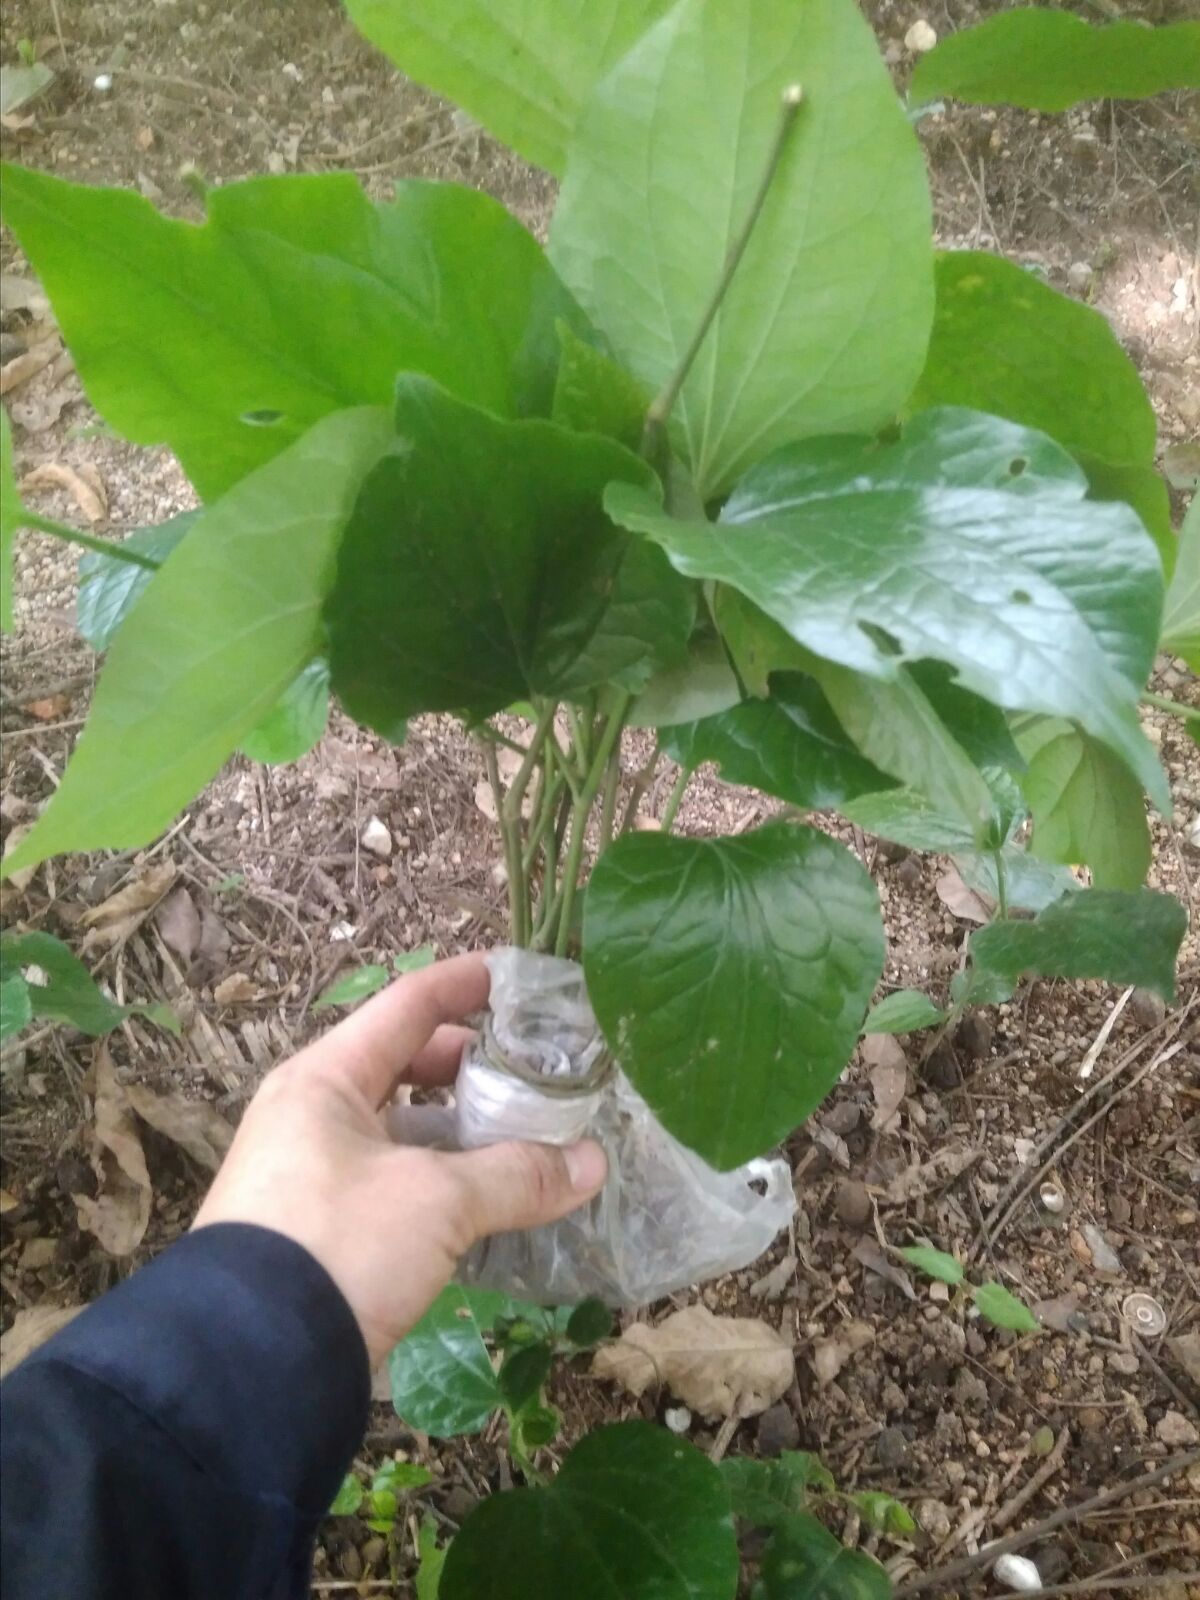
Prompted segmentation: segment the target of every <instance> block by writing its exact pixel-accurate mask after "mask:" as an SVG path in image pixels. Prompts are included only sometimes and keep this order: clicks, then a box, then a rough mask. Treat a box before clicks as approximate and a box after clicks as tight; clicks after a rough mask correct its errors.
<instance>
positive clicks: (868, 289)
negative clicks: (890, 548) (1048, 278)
mask: <svg viewBox="0 0 1200 1600" xmlns="http://www.w3.org/2000/svg"><path fill="white" fill-rule="evenodd" d="M797 83H798V84H801V85H802V86H803V89H804V103H803V104H802V105H801V107H800V109H799V112H798V113H797V115H796V118H795V125H794V127H793V129H792V132H791V136H790V138H789V140H788V143H787V147H786V149H785V151H784V153H783V156H782V159H781V160H780V162H779V165H778V167H777V169H776V172H775V176H774V179H773V181H772V183H771V186H770V191H769V193H768V196H767V199H766V203H765V205H764V206H763V209H762V212H761V215H760V216H759V218H758V221H757V223H756V225H755V227H754V230H753V233H752V235H751V238H750V242H749V245H748V247H747V249H746V252H745V255H744V257H743V259H742V261H741V264H740V266H739V267H738V269H737V272H736V273H735V275H734V278H733V282H732V286H731V288H730V290H729V292H728V294H727V295H726V296H725V299H724V301H723V303H722V305H721V306H720V308H719V310H718V311H717V313H716V317H715V320H714V321H713V324H712V326H711V328H710V329H709V332H708V334H707V337H706V338H705V340H704V342H703V344H702V346H701V349H700V352H699V355H698V357H697V359H696V361H695V363H694V364H693V366H692V368H691V372H690V375H689V376H688V378H687V380H686V382H685V383H684V386H683V389H682V392H681V394H680V396H679V400H678V403H677V405H676V407H675V411H674V414H673V427H674V438H675V441H676V444H677V446H678V448H679V450H680V453H681V454H682V456H683V458H684V460H685V461H686V463H687V464H688V466H689V467H690V469H691V472H692V476H693V477H694V479H695V482H696V486H697V488H698V489H699V491H700V494H701V497H702V498H704V499H707V498H709V497H711V496H713V495H715V494H717V493H718V492H720V491H721V490H722V489H724V488H726V487H728V485H729V484H730V483H732V482H733V481H734V480H735V479H736V478H737V476H738V474H739V473H740V472H743V471H744V470H745V468H746V467H747V466H748V465H749V464H750V463H751V462H752V461H755V460H757V459H758V458H759V457H761V456H762V455H764V454H765V453H766V452H767V451H768V450H771V449H772V448H774V447H775V446H776V445H779V444H782V443H784V442H785V441H786V440H789V439H794V438H796V437H798V436H803V435H806V434H813V433H844V432H852V431H854V430H855V429H861V430H864V431H868V430H871V429H873V428H875V427H876V426H878V425H880V424H882V423H884V422H885V421H887V420H889V419H890V418H891V417H892V416H893V415H894V413H895V412H896V410H897V409H898V407H899V406H900V404H901V403H902V402H903V400H904V398H905V396H906V395H907V394H908V392H909V391H910V389H911V388H912V384H913V381H914V380H915V378H916V377H917V374H918V373H919V371H920V368H921V362H922V359H923V357H924V351H925V343H926V339H927V337H928V332H929V324H930V317H931V315H932V291H931V259H930V221H929V216H930V213H929V197H928V190H927V186H926V180H925V173H924V169H923V162H922V159H921V154H920V150H919V148H918V145H917V140H916V136H915V134H914V133H913V130H912V128H911V127H910V126H909V124H908V121H907V118H906V117H905V116H904V114H903V112H902V110H901V109H900V106H899V104H898V103H897V100H896V96H895V91H894V90H893V88H892V84H891V80H890V78H889V76H888V73H887V70H886V69H885V67H884V66H883V63H882V61H881V60H880V58H879V54H878V51H877V49H876V46H875V39H874V36H873V35H872V33H871V30H870V28H869V27H868V26H867V24H866V22H865V21H864V20H863V18H862V17H861V16H860V15H859V12H858V9H857V7H856V6H854V5H853V4H851V3H850V0H810V3H808V4H806V5H805V6H804V7H802V8H797V7H795V6H786V5H779V4H777V3H776V0H744V3H742V4H738V5H735V6H730V5H722V4H719V3H717V0H680V3H679V4H677V5H676V6H675V7H674V9H673V10H671V11H670V13H669V14H668V15H667V16H665V17H664V18H663V19H662V21H660V22H659V23H658V24H657V25H656V26H655V27H654V28H653V29H651V30H650V32H648V33H646V34H645V35H644V36H643V38H642V39H641V40H640V41H639V42H638V43H637V44H636V45H634V47H633V48H632V49H631V50H630V51H629V52H628V54H626V55H625V56H624V57H623V59H622V60H621V61H620V62H619V63H618V64H617V65H616V66H615V67H614V69H613V70H612V72H610V73H609V74H608V76H607V77H605V78H604V79H602V80H601V81H600V82H599V83H598V84H597V87H596V90H595V93H594V95H593V96H592V98H591V100H590V101H589V103H588V104H587V106H586V107H585V108H584V111H583V113H582V115H581V117H580V119H579V126H578V129H577V131H576V135H575V140H574V143H573V144H572V147H571V151H570V158H569V160H568V163H567V170H566V177H565V179H564V182H563V186H562V191H561V194H560V197H559V202H558V208H557V210H556V212H555V216H554V221H553V223H552V225H551V230H550V255H551V259H552V260H553V261H554V263H555V265H556V266H557V267H558V269H559V271H560V272H561V273H562V275H563V278H564V280H565V281H566V283H567V284H568V286H570V287H571V288H572V289H573V290H574V292H575V294H576V295H577V296H578V298H579V300H580V302H581V304H582V305H583V306H584V308H585V310H586V311H587V312H588V315H589V316H591V317H592V319H593V320H594V321H595V323H596V325H597V326H598V327H599V328H600V330H601V331H602V333H603V334H604V335H605V336H606V337H607V339H608V340H609V343H610V345H611V347H612V350H613V352H614V354H615V355H616V357H617V359H618V361H620V362H621V363H623V365H625V366H626V367H628V368H629V370H630V371H631V372H632V373H633V375H634V376H635V378H637V379H638V380H639V381H640V382H641V383H642V384H643V385H644V386H645V387H646V388H647V389H648V390H650V391H652V392H658V391H659V390H661V389H662V387H663V385H664V384H665V383H666V381H667V380H668V378H669V377H670V376H671V375H672V374H673V373H674V372H675V371H676V369H677V368H678V367H679V365H680V361H681V358H682V356H683V354H684V352H685V351H686V350H687V348H688V346H689V344H690V342H691V341H692V339H693V336H694V334H695V332H696V329H697V327H698V326H699V325H700V323H701V319H702V317H703V315H704V312H705V310H706V308H707V306H708V304H709V302H710V300H711V297H712V295H713V293H714V291H715V289H716V287H717V284H718V281H719V279H720V277H721V272H722V268H723V266H724V263H725V261H726V258H727V256H728V254H729V251H730V247H731V245H732V244H733V242H734V240H735V239H736V237H737V236H738V234H739V232H740V231H741V229H742V228H743V226H744V224H745V221H746V219H747V216H748V215H749V212H750V208H751V205H752V203H753V198H754V195H755V192H756V190H757V189H758V186H759V184H760V182H761V179H762V175H763V172H764V170H765V166H766V163H767V157H768V151H769V149H770V147H771V145H772V142H773V140H774V139H775V136H776V131H777V129H778V126H779V120H780V114H781V103H782V95H783V92H784V90H785V89H786V88H788V87H789V86H791V85H793V84H797Z"/></svg>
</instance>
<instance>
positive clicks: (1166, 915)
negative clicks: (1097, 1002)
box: [969, 889, 1187, 1004]
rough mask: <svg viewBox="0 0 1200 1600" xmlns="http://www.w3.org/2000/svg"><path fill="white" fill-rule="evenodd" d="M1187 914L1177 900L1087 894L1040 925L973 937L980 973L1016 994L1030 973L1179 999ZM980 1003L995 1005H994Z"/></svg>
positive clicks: (1143, 892) (1051, 911)
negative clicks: (1129, 986) (1177, 978)
mask: <svg viewBox="0 0 1200 1600" xmlns="http://www.w3.org/2000/svg"><path fill="white" fill-rule="evenodd" d="M1186 931H1187V914H1186V912H1185V911H1184V909H1183V907H1182V906H1181V905H1180V903H1179V901H1178V900H1176V899H1174V898H1173V896H1171V895H1169V894H1155V893H1154V892H1153V891H1152V890H1150V889H1137V890H1135V891H1134V892H1132V893H1126V892H1124V891H1122V890H1120V889H1082V890H1080V891H1079V893H1078V894H1069V895H1065V896H1064V897H1063V899H1061V900H1059V901H1056V903H1055V904H1054V905H1052V906H1047V908H1046V909H1045V911H1043V912H1041V913H1039V915H1038V916H1037V917H1036V918H1035V919H1034V920H1033V921H1032V922H1013V921H1007V922H993V923H991V924H989V926H988V927H986V928H980V929H979V930H978V932H976V933H973V934H972V935H971V942H970V947H969V948H970V953H971V960H972V963H973V965H974V966H975V967H978V968H980V969H982V972H983V973H984V974H985V975H986V977H987V978H988V979H994V980H997V983H996V984H994V985H993V986H992V987H993V989H995V988H996V987H999V986H1000V985H1002V984H1005V983H1006V984H1007V985H1008V993H1009V994H1011V993H1012V990H1013V989H1014V988H1015V987H1016V983H1017V980H1018V979H1019V978H1020V976H1021V974H1022V973H1025V972H1033V973H1036V974H1038V976H1040V977H1043V978H1103V979H1105V980H1106V981H1107V982H1109V983H1120V984H1130V983H1132V984H1136V985H1138V987H1140V988H1143V989H1153V990H1154V991H1155V993H1156V994H1160V995H1162V997H1163V999H1164V1000H1167V1001H1170V1000H1171V999H1173V998H1174V994H1175V958H1176V956H1177V954H1178V952H1179V946H1180V945H1181V944H1182V942H1183V936H1184V933H1185V932H1186ZM980 1003H985V1004H986V1003H987V1002H986V1001H984V1002H980Z"/></svg>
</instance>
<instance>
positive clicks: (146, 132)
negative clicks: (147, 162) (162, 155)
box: [133, 126, 154, 150]
mask: <svg viewBox="0 0 1200 1600" xmlns="http://www.w3.org/2000/svg"><path fill="white" fill-rule="evenodd" d="M133 142H134V144H136V145H137V147H138V149H139V150H153V149H154V129H153V128H150V127H144V126H143V127H141V128H139V129H138V131H137V132H136V133H135V134H134V136H133Z"/></svg>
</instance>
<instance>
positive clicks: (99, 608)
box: [75, 511, 201, 650]
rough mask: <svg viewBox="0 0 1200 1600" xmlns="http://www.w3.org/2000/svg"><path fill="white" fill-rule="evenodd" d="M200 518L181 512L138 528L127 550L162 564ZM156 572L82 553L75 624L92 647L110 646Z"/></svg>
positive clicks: (127, 539)
mask: <svg viewBox="0 0 1200 1600" xmlns="http://www.w3.org/2000/svg"><path fill="white" fill-rule="evenodd" d="M200 516H201V513H200V512H199V511H182V512H180V514H179V515H178V516H177V517H171V518H170V520H169V521H167V522H160V523H158V524H157V525H156V526H155V527H152V528H135V529H134V530H133V532H132V533H130V534H128V535H127V536H126V538H125V540H124V544H125V548H126V549H127V550H135V551H137V553H138V554H139V555H143V556H149V558H150V559H151V560H152V561H157V562H158V563H159V564H160V565H161V564H162V563H163V562H164V561H166V559H167V557H168V556H169V555H170V554H171V552H172V551H173V550H174V549H175V547H176V545H178V543H179V541H180V540H181V539H182V538H183V537H184V535H185V534H186V533H187V532H188V530H189V529H190V528H191V527H192V526H193V525H194V524H195V523H196V521H197V520H198V519H199V517H200ZM153 576H154V574H153V572H152V571H151V570H150V569H149V567H136V566H134V564H133V563H132V562H131V561H116V560H114V559H113V557H112V556H104V555H101V554H100V553H99V552H98V551H91V550H89V551H88V552H87V553H86V554H84V555H83V556H81V557H80V561H79V596H78V598H77V600H76V602H75V625H76V627H77V628H78V629H79V631H80V633H81V634H82V635H83V637H84V638H85V639H86V640H87V642H88V643H89V644H90V645H91V647H92V649H93V650H107V649H108V647H109V645H110V644H111V643H112V642H113V639H114V638H115V636H116V632H117V629H118V628H119V627H120V626H121V624H122V623H123V622H124V621H125V618H126V617H127V616H128V615H129V613H130V612H131V611H132V610H133V608H134V606H135V605H136V604H137V602H138V601H139V600H140V599H141V597H142V595H143V594H145V592H146V589H147V587H148V586H149V583H150V579H151V578H152V577H153Z"/></svg>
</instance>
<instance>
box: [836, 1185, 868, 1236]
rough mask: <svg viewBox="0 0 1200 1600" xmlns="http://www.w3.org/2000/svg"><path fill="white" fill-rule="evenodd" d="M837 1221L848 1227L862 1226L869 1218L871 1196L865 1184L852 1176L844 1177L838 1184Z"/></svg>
mask: <svg viewBox="0 0 1200 1600" xmlns="http://www.w3.org/2000/svg"><path fill="white" fill-rule="evenodd" d="M836 1205H837V1214H838V1221H839V1222H844V1223H845V1224H846V1226H847V1227H848V1228H862V1227H865V1226H866V1224H867V1223H868V1222H869V1221H870V1220H871V1196H870V1195H869V1194H868V1193H867V1189H866V1185H865V1184H862V1183H859V1182H858V1181H857V1180H856V1179H854V1178H845V1179H843V1181H842V1182H841V1183H840V1184H839V1185H838V1192H837V1202H836Z"/></svg>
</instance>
